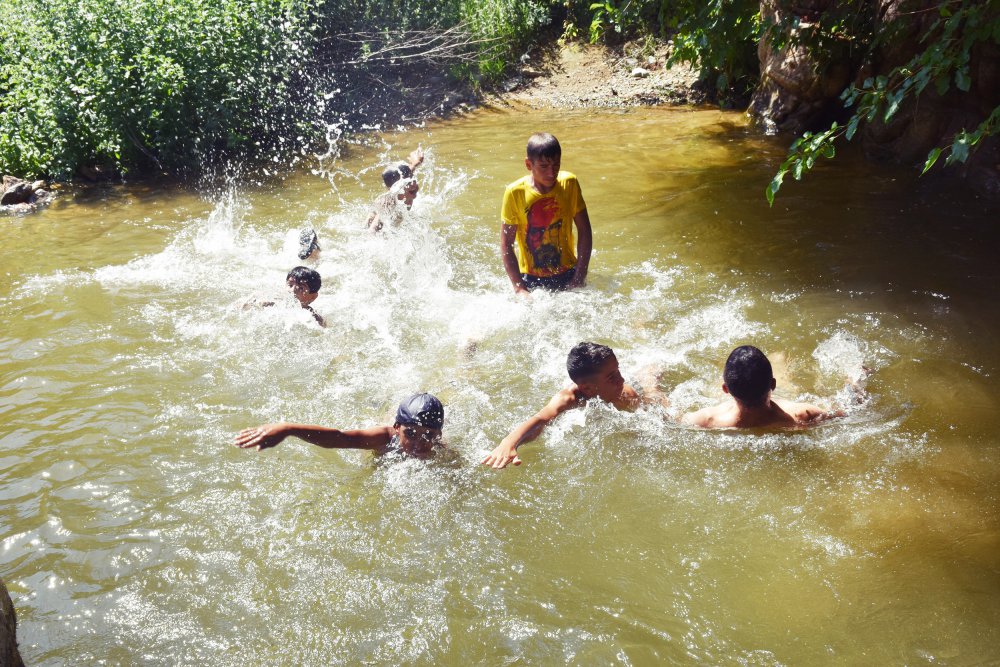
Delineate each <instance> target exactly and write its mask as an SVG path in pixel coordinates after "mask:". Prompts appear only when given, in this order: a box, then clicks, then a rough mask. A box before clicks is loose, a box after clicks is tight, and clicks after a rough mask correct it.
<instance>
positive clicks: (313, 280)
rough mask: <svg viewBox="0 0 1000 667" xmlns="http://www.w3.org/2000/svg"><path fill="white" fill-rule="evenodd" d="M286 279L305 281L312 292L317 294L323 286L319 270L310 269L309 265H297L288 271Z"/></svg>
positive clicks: (298, 281)
mask: <svg viewBox="0 0 1000 667" xmlns="http://www.w3.org/2000/svg"><path fill="white" fill-rule="evenodd" d="M285 280H286V281H288V280H291V281H292V282H295V283H299V284H302V283H305V285H306V287H307V288H309V292H310V293H311V294H315V293H316V292H318V291H319V288H320V287H322V286H323V279H322V278H320V275H319V272H318V271H314V270H313V269H310V268H309V267H308V266H296V267H295V268H294V269H292V270H291V271H289V272H288V276H286V278H285Z"/></svg>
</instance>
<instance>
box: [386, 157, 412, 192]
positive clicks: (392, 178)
mask: <svg viewBox="0 0 1000 667" xmlns="http://www.w3.org/2000/svg"><path fill="white" fill-rule="evenodd" d="M401 178H413V170H412V169H410V165H408V164H406V163H405V162H400V163H399V164H394V165H391V166H388V167H386V168H385V171H383V172H382V182H383V183H385V187H387V188H391V187H392V186H393V185H395V184H396V181H398V180H399V179H401Z"/></svg>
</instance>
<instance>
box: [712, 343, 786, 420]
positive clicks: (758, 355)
mask: <svg viewBox="0 0 1000 667" xmlns="http://www.w3.org/2000/svg"><path fill="white" fill-rule="evenodd" d="M722 379H723V381H724V382H725V383H726V388H727V389H729V394H730V396H732V397H733V398H735V399H736V400H738V401H739V402H740V403H745V404H747V405H761V404H762V403H763V402H764V400H765V399H766V398H767V394H768V392H769V391H771V380H772V379H774V372H773V371H772V370H771V362H770V361H768V359H767V357H766V356H765V355H764V353H763V352H761V351H760V350H758V349H757V348H756V347H754V346H753V345H741V346H740V347H738V348H736V349H735V350H733V351H732V352H730V353H729V358H728V359H726V369H725V371H723V374H722Z"/></svg>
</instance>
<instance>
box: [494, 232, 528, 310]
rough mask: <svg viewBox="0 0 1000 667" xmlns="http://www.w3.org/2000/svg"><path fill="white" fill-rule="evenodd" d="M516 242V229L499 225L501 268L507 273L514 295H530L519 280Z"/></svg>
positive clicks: (519, 270)
mask: <svg viewBox="0 0 1000 667" xmlns="http://www.w3.org/2000/svg"><path fill="white" fill-rule="evenodd" d="M515 240H517V227H515V226H514V225H507V224H503V223H501V225H500V257H501V258H502V259H503V268H504V271H506V272H507V277H508V278H509V279H510V283H511V284H512V285H513V286H514V293H515V294H530V292H528V288H527V287H525V285H524V281H523V280H521V269H520V267H518V265H517V255H515V254H514V241H515Z"/></svg>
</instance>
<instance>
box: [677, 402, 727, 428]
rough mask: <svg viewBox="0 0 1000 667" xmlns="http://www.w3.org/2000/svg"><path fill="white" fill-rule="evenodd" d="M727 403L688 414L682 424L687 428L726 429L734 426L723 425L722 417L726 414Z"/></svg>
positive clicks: (683, 418)
mask: <svg viewBox="0 0 1000 667" xmlns="http://www.w3.org/2000/svg"><path fill="white" fill-rule="evenodd" d="M727 407H728V404H727V403H720V404H719V405H712V406H710V407H707V408H702V409H701V410H696V411H694V412H688V413H687V414H685V415H684V416H683V417H681V423H682V424H684V425H686V426H697V427H699V428H726V427H728V426H731V425H732V424H724V423H722V421H723V420H722V416H723V415H724V414H725V413H726V408H727Z"/></svg>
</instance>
